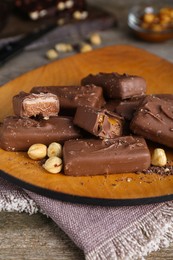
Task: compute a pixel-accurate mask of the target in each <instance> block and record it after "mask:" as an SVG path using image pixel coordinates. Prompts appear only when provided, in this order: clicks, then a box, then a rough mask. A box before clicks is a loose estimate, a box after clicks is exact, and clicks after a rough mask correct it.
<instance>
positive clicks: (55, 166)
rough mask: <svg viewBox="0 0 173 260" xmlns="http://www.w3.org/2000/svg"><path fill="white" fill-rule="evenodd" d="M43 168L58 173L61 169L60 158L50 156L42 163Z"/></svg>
mask: <svg viewBox="0 0 173 260" xmlns="http://www.w3.org/2000/svg"><path fill="white" fill-rule="evenodd" d="M43 168H44V169H45V170H46V171H48V172H50V173H59V172H60V171H61V170H62V159H61V158H59V157H55V156H54V157H50V158H49V159H47V160H46V162H45V163H44V164H43Z"/></svg>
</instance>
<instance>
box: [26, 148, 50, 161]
mask: <svg viewBox="0 0 173 260" xmlns="http://www.w3.org/2000/svg"><path fill="white" fill-rule="evenodd" d="M46 155H47V146H46V145H44V144H33V145H31V146H30V148H29V149H28V156H29V157H30V158H31V159H33V160H41V159H43V158H45V157H46Z"/></svg>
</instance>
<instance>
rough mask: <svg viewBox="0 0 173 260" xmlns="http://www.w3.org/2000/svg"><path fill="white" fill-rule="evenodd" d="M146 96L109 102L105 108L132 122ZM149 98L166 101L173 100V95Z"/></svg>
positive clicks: (156, 95)
mask: <svg viewBox="0 0 173 260" xmlns="http://www.w3.org/2000/svg"><path fill="white" fill-rule="evenodd" d="M146 96H147V95H143V96H138V97H134V98H130V99H125V100H119V99H112V100H108V101H107V102H106V104H105V105H104V106H103V108H105V109H107V110H109V111H112V112H115V113H117V114H118V115H120V116H122V117H124V119H126V120H131V119H132V117H133V115H134V113H135V111H136V110H137V108H138V107H139V106H140V104H141V102H142V100H143V99H144V98H145V97H146ZM148 96H153V97H158V98H160V99H163V100H166V101H171V100H173V94H153V95H148Z"/></svg>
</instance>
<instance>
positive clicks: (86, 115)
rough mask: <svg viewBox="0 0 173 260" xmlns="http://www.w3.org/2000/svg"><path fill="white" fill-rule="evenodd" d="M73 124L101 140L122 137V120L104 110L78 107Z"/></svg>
mask: <svg viewBox="0 0 173 260" xmlns="http://www.w3.org/2000/svg"><path fill="white" fill-rule="evenodd" d="M73 122H74V124H75V125H77V126H79V127H81V128H83V129H84V130H86V131H88V132H89V133H91V134H93V135H95V136H98V137H100V138H115V137H117V136H121V135H122V129H123V121H122V118H121V117H120V116H118V115H116V114H115V113H113V112H109V111H107V110H104V109H96V108H92V107H78V108H77V110H76V114H75V117H74V121H73Z"/></svg>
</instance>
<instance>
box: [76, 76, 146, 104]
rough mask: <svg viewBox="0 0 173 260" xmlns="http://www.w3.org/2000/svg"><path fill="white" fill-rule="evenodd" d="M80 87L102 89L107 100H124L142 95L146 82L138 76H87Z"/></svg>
mask: <svg viewBox="0 0 173 260" xmlns="http://www.w3.org/2000/svg"><path fill="white" fill-rule="evenodd" d="M81 84H82V85H89V84H94V85H96V86H100V87H102V88H103V91H104V94H105V96H106V97H108V98H120V99H126V98H131V97H133V96H139V95H144V94H145V92H146V81H145V80H144V79H143V78H142V77H139V76H133V75H128V74H122V75H121V74H118V73H102V72H101V73H99V74H96V75H93V74H89V75H88V76H87V77H85V78H83V79H82V80H81Z"/></svg>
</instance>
